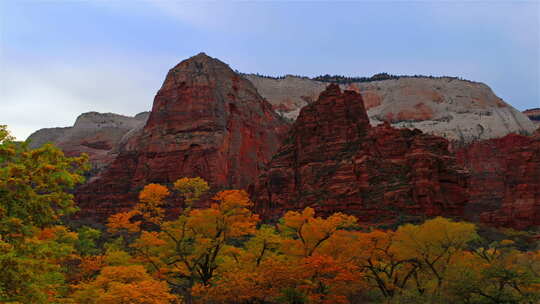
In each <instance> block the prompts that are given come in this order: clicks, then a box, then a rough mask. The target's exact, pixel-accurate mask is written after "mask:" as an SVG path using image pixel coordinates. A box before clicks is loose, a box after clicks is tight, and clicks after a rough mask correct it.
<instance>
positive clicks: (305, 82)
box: [29, 53, 540, 229]
mask: <svg viewBox="0 0 540 304" xmlns="http://www.w3.org/2000/svg"><path fill="white" fill-rule="evenodd" d="M374 79H384V80H375V81H374ZM355 81H356V80H354V79H353V80H352V81H349V82H347V83H343V84H340V85H339V86H338V85H330V86H329V87H327V82H322V81H315V80H312V79H309V78H306V77H294V76H287V77H284V78H281V79H273V78H268V77H261V76H256V75H243V74H238V73H235V72H234V71H232V70H231V69H230V67H229V66H228V65H226V64H225V63H223V62H221V61H219V60H217V59H215V58H211V57H209V56H207V55H205V54H203V53H201V54H199V55H197V56H194V57H192V58H189V59H187V60H184V61H182V62H181V63H179V64H178V65H177V66H175V67H174V68H173V69H171V70H170V71H169V73H168V74H167V77H166V79H165V81H164V83H163V85H162V87H161V89H160V90H159V91H158V93H157V95H156V97H155V100H154V104H153V107H152V111H151V112H150V113H141V114H139V115H137V116H135V117H126V116H121V115H116V114H111V113H105V114H100V113H95V112H91V113H85V114H82V115H81V116H80V117H79V118H77V121H76V122H75V124H74V126H73V127H68V128H53V129H43V130H39V131H37V132H36V133H35V134H33V135H32V136H31V137H30V138H29V139H30V140H31V145H32V146H34V147H35V146H39V145H41V144H43V143H45V142H53V143H55V144H57V145H58V146H60V147H61V148H62V149H63V150H64V152H66V153H67V154H68V155H76V154H79V153H81V152H86V153H89V154H90V158H91V161H92V163H93V164H94V170H93V171H92V172H91V173H90V176H91V179H89V182H88V183H87V184H85V185H83V186H81V187H79V188H78V189H77V191H76V199H77V201H78V204H79V206H80V207H81V209H82V212H81V213H79V218H80V220H88V221H90V222H103V221H105V220H106V218H107V216H108V215H110V214H112V213H115V212H118V211H120V210H125V209H126V208H128V207H129V206H131V205H132V204H133V202H135V201H136V199H137V193H138V192H139V191H140V190H141V189H142V187H143V186H144V185H146V184H148V183H164V184H171V183H172V182H174V181H175V180H176V179H177V178H180V177H184V176H201V177H203V178H204V179H206V180H208V181H209V182H210V184H211V186H212V188H213V190H214V191H218V190H221V189H226V188H228V189H230V188H244V189H248V191H249V192H250V194H251V195H252V198H253V200H254V201H255V203H256V208H257V211H258V212H260V213H262V215H263V216H264V217H265V218H266V219H275V218H277V217H278V216H279V215H281V214H283V213H284V212H285V211H286V210H291V209H293V210H297V209H301V208H304V207H306V206H312V207H314V208H316V209H317V210H318V211H319V212H321V214H330V213H333V212H337V211H342V212H346V213H350V214H355V215H357V216H358V217H360V218H361V220H362V221H363V222H364V223H366V224H376V225H390V226H394V225H396V224H399V223H401V222H405V221H417V220H421V219H423V218H425V217H429V216H435V215H443V216H447V217H457V218H463V219H467V220H471V221H482V222H485V223H488V224H490V225H494V226H506V227H513V228H518V229H528V228H530V227H535V226H538V225H539V223H540V219H539V217H540V193H539V192H540V184H539V183H540V176H539V174H540V164H539V161H540V144H539V141H540V133H539V132H540V131H539V130H537V131H536V133H534V134H535V135H530V134H531V133H532V132H533V130H534V129H535V126H534V125H533V123H532V122H531V120H532V121H534V119H535V118H536V116H538V115H537V114H538V111H537V109H531V110H527V111H525V112H524V114H523V113H520V112H518V111H517V110H515V109H514V108H512V107H511V106H509V105H508V104H506V103H505V102H504V101H502V100H501V99H500V98H498V97H497V96H495V95H494V94H493V92H492V91H491V90H490V89H489V88H488V87H487V86H485V85H483V84H480V83H475V82H470V81H463V80H458V79H456V78H449V77H442V78H430V77H376V78H373V79H368V81H364V80H362V81H360V82H355ZM359 92H360V93H359ZM263 96H264V97H263ZM265 97H266V98H265ZM276 111H277V113H276ZM278 113H279V114H278ZM525 114H526V115H528V117H529V118H530V119H531V120H529V118H528V117H527V116H526V115H525ZM297 117H298V118H297ZM294 120H296V121H295V122H294V124H293V125H292V128H291V121H294ZM438 135H440V136H438ZM168 203H169V204H170V205H169V210H170V211H176V209H177V208H178V207H179V206H182V202H181V201H170V202H168Z"/></svg>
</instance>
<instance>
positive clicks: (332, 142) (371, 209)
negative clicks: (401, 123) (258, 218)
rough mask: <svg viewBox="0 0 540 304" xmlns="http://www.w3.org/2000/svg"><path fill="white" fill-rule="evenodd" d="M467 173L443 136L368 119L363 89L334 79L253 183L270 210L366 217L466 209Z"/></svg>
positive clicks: (262, 208) (262, 206) (388, 219)
mask: <svg viewBox="0 0 540 304" xmlns="http://www.w3.org/2000/svg"><path fill="white" fill-rule="evenodd" d="M467 178H468V174H467V172H466V170H462V169H461V168H460V167H459V166H458V165H457V162H456V159H455V157H453V156H452V155H451V153H450V151H449V150H448V141H447V140H446V139H444V138H442V137H437V136H432V135H428V134H423V133H422V132H421V131H419V130H408V129H396V128H393V127H391V126H390V125H389V124H387V123H385V124H382V125H379V126H375V127H372V126H371V125H370V122H369V119H368V116H367V113H366V110H365V108H364V102H363V100H362V96H361V95H360V94H358V93H357V92H355V91H344V92H342V91H341V89H340V88H339V87H338V86H337V85H335V84H331V85H329V86H328V88H327V89H326V90H325V91H323V92H322V93H321V94H320V97H319V98H318V100H317V101H315V102H313V103H311V104H309V105H307V106H305V107H304V108H302V110H301V111H300V114H299V116H298V118H297V120H296V122H295V123H294V125H293V127H292V129H291V130H290V132H289V134H288V138H287V139H286V140H285V141H284V142H283V144H282V145H281V147H280V148H279V150H278V152H277V153H276V154H275V155H274V157H273V158H272V160H271V161H270V163H269V164H268V169H267V170H265V172H264V173H263V175H261V177H260V178H259V181H258V182H257V184H256V186H255V187H254V188H253V189H252V191H251V192H252V194H253V197H254V201H255V202H256V204H257V205H256V209H257V210H258V211H259V212H260V213H262V214H263V215H264V216H265V217H267V218H278V217H280V216H281V215H283V213H284V211H286V210H298V209H303V208H305V207H308V206H309V207H313V208H315V210H316V211H318V212H319V214H325V215H328V214H331V213H333V212H338V211H339V212H345V213H347V214H354V215H356V216H357V217H359V218H360V219H361V220H362V221H363V222H364V223H375V224H381V223H384V224H396V223H398V221H401V220H405V221H409V220H413V219H415V218H416V219H419V218H423V217H425V216H436V215H444V216H457V217H462V216H463V214H464V207H465V205H466V204H467V202H468V196H467V191H466V185H467Z"/></svg>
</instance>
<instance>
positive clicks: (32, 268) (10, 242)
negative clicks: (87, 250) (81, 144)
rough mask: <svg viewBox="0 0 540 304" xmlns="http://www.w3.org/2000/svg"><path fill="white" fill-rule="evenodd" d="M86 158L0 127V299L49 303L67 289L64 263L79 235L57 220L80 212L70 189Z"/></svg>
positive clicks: (78, 176) (83, 168)
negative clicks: (35, 144) (17, 138)
mask: <svg viewBox="0 0 540 304" xmlns="http://www.w3.org/2000/svg"><path fill="white" fill-rule="evenodd" d="M86 160H87V156H85V155H83V156H81V157H71V158H70V157H65V156H64V154H63V153H62V151H60V150H59V149H57V148H55V147H54V146H52V145H44V146H43V147H41V148H38V149H34V150H32V149H30V148H29V147H28V144H27V143H16V142H13V138H12V137H11V136H10V135H9V132H8V131H7V129H6V127H5V126H0V269H2V275H1V276H0V302H22V303H51V302H53V301H54V299H55V298H57V297H60V296H61V295H62V294H63V293H64V292H65V285H64V279H65V276H64V273H63V267H62V265H61V264H62V261H63V260H64V259H65V258H66V257H68V256H70V255H71V254H73V253H74V252H75V247H74V246H75V244H76V241H77V234H76V233H73V232H70V231H69V230H68V229H66V228H65V227H62V226H59V223H60V221H61V218H62V217H63V216H66V215H69V214H71V213H73V212H74V211H76V207H75V204H74V201H73V195H72V194H71V193H69V190H70V189H72V188H73V187H74V186H75V185H77V184H79V183H81V182H82V181H83V180H84V178H83V176H82V173H83V172H84V171H85V170H86V169H87V168H88V166H87V164H86Z"/></svg>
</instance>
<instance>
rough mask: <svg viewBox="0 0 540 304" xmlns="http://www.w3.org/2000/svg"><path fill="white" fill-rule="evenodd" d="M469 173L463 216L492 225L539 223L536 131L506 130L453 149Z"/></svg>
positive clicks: (539, 171)
mask: <svg viewBox="0 0 540 304" xmlns="http://www.w3.org/2000/svg"><path fill="white" fill-rule="evenodd" d="M456 155H457V158H458V160H459V163H460V164H461V165H463V166H464V167H466V168H468V170H469V172H470V173H471V178H470V181H469V187H468V191H469V194H470V202H469V204H468V206H467V212H466V217H467V219H469V220H473V221H479V220H480V221H482V222H485V223H488V224H491V225H495V226H506V227H513V228H517V229H526V228H532V227H535V226H536V227H538V226H540V132H538V131H537V133H536V135H535V136H522V135H516V134H510V135H507V136H505V137H502V138H496V139H490V140H485V141H481V142H476V143H474V144H471V145H468V146H466V147H462V148H459V149H458V150H457V151H456Z"/></svg>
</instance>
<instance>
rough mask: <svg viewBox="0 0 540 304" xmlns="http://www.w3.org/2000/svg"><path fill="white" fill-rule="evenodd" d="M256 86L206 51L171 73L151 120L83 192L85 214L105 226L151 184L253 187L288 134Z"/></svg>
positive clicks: (80, 198)
mask: <svg viewBox="0 0 540 304" xmlns="http://www.w3.org/2000/svg"><path fill="white" fill-rule="evenodd" d="M287 128H288V125H287V123H286V122H285V121H284V120H283V119H281V118H280V117H279V116H278V115H277V114H276V113H275V112H274V111H273V110H272V107H271V106H270V104H269V103H268V102H267V101H265V100H264V99H263V98H262V97H261V96H260V95H259V94H258V93H257V90H256V89H255V88H254V87H253V85H252V84H251V83H250V82H249V81H248V80H246V79H244V78H243V77H241V76H239V75H238V74H236V73H235V72H233V71H232V70H231V69H230V68H229V66H227V65H226V64H224V63H223V62H221V61H219V60H217V59H214V58H211V57H208V56H207V55H205V54H203V53H201V54H199V55H197V56H194V57H192V58H190V59H188V60H185V61H183V62H181V63H180V64H178V65H177V66H176V67H174V68H173V69H171V70H170V71H169V73H168V75H167V77H166V79H165V82H164V83H163V86H162V87H161V89H160V90H159V92H158V93H157V95H156V97H155V100H154V105H153V108H152V112H151V114H150V117H149V119H148V122H147V123H146V125H145V126H144V128H143V129H142V130H139V131H137V134H133V135H132V136H131V137H130V138H129V139H128V140H127V141H126V142H125V143H123V144H122V147H121V148H120V152H119V155H118V156H117V157H116V159H115V160H114V162H113V163H112V164H111V165H110V166H109V167H108V168H107V170H106V171H104V172H103V173H102V174H101V176H100V177H99V178H98V179H97V180H95V181H93V182H91V183H89V184H87V185H84V186H83V187H81V188H80V189H79V190H78V192H77V200H78V203H79V206H80V207H81V209H82V214H81V216H83V217H85V216H94V217H95V218H96V219H98V220H101V221H103V220H104V219H105V218H106V216H108V215H110V214H111V213H114V212H117V211H118V210H122V209H123V208H125V207H128V206H130V205H131V203H132V202H133V201H134V200H135V198H136V194H137V192H138V191H139V190H140V189H141V188H142V187H143V186H144V185H145V184H148V183H152V182H157V183H171V182H174V181H175V180H176V179H178V178H180V177H184V176H200V177H202V178H204V179H206V180H207V181H208V182H209V183H210V184H211V186H213V187H214V188H215V189H219V188H244V187H247V186H248V184H250V183H251V182H252V181H253V180H255V179H256V177H257V176H258V175H259V173H260V172H261V170H262V166H263V164H264V163H266V162H268V161H269V160H270V158H271V156H272V155H273V154H274V152H275V151H276V150H277V148H278V147H279V144H280V141H281V135H282V134H284V132H285V131H286V130H287Z"/></svg>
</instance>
